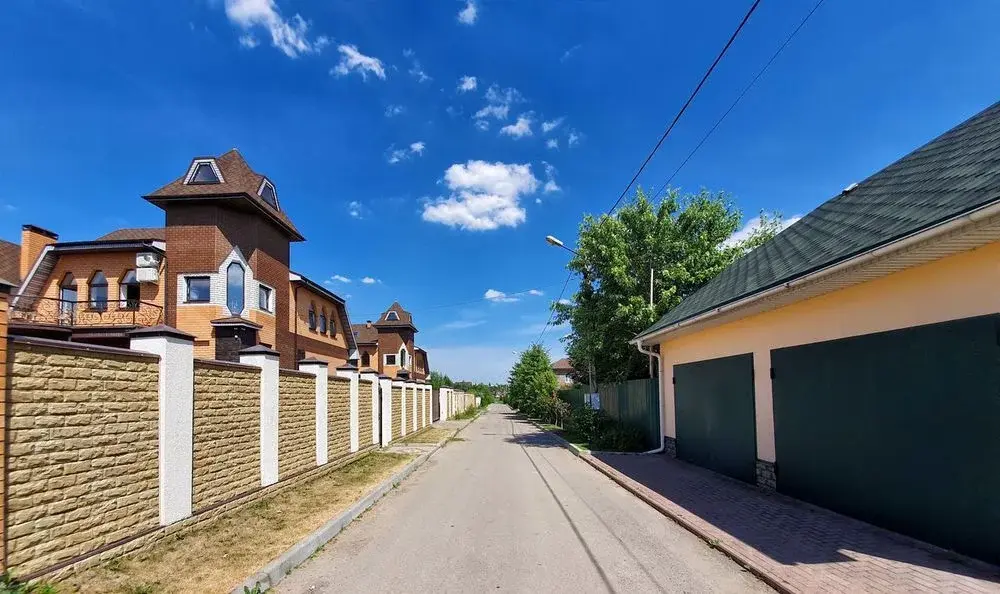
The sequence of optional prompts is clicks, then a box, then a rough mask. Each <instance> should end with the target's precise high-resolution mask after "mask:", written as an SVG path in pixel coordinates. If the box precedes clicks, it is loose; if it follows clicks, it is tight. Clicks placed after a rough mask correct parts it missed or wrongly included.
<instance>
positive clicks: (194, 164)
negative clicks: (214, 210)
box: [184, 158, 277, 196]
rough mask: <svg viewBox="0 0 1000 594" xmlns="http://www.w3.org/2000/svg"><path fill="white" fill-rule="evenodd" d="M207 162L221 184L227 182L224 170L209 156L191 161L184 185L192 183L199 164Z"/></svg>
mask: <svg viewBox="0 0 1000 594" xmlns="http://www.w3.org/2000/svg"><path fill="white" fill-rule="evenodd" d="M205 163H208V164H209V165H211V166H212V171H214V172H215V176H216V177H217V178H219V183H220V184H224V183H226V178H224V177H222V171H220V170H219V166H218V165H216V163H215V159H211V158H209V159H195V160H194V161H192V162H191V167H190V168H189V169H188V172H187V175H185V176H184V185H185V186H186V185H188V184H190V183H191V178H193V177H194V172H195V171H197V170H198V166H199V165H202V164H205ZM199 185H200V184H199ZM206 185H210V184H206ZM275 196H277V194H275Z"/></svg>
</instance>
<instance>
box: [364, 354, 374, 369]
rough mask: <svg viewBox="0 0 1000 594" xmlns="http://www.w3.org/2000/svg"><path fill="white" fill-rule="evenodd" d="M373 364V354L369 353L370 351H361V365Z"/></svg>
mask: <svg viewBox="0 0 1000 594" xmlns="http://www.w3.org/2000/svg"><path fill="white" fill-rule="evenodd" d="M371 364H372V358H371V355H369V354H368V353H361V366H362V367H368V366H369V365H371Z"/></svg>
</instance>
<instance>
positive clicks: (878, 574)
mask: <svg viewBox="0 0 1000 594" xmlns="http://www.w3.org/2000/svg"><path fill="white" fill-rule="evenodd" d="M589 461H590V462H591V463H593V464H595V465H597V466H599V467H601V466H603V471H605V472H608V471H610V472H617V473H618V475H617V476H618V479H619V480H622V481H625V482H626V483H628V487H629V488H631V489H633V490H638V491H639V492H640V493H641V494H642V496H643V497H644V498H646V499H647V501H648V502H650V503H652V504H653V505H654V506H655V507H658V508H661V511H664V512H666V513H667V515H671V516H675V517H676V518H677V519H678V520H679V521H681V523H682V524H684V523H686V524H688V525H689V526H690V528H693V529H694V530H695V531H696V532H700V533H701V534H702V536H703V537H704V538H706V539H709V540H710V541H711V542H713V543H714V544H717V545H719V547H720V548H724V549H726V550H727V552H730V553H732V554H733V555H734V556H736V557H737V558H738V559H740V560H741V561H743V562H744V563H745V564H747V565H749V566H752V567H753V568H754V570H755V571H756V572H758V573H761V574H763V575H764V576H765V577H766V578H767V579H768V581H770V582H772V585H774V586H776V587H779V588H780V589H784V590H786V591H793V592H852V593H853V592H956V593H967V592H968V593H972V592H1000V568H998V567H995V566H992V565H989V564H987V563H983V562H980V561H976V560H972V559H967V558H965V557H962V556H960V555H955V554H953V553H950V552H947V551H943V550H941V549H939V548H937V547H933V546H931V545H927V544H924V543H922V542H919V541H916V540H913V539H911V538H908V537H905V536H901V535H899V534H895V533H893V532H889V531H887V530H882V529H880V528H876V527H874V526H871V525H869V524H866V523H864V522H860V521H857V520H854V519H851V518H848V517H845V516H841V515H839V514H837V513H834V512H831V511H827V510H824V509H820V508H817V507H815V506H812V505H808V504H805V503H802V502H800V501H796V500H794V499H791V498H788V497H785V496H782V495H779V494H774V493H767V492H764V491H761V490H758V489H756V488H754V487H751V486H749V485H744V484H742V483H740V482H738V481H734V480H730V479H728V478H727V477H723V476H720V475H717V474H715V473H712V472H709V471H706V470H704V469H701V468H697V467H695V466H692V465H690V464H686V463H684V462H680V461H677V460H673V459H671V458H668V457H665V456H635V455H622V454H602V453H595V454H593V455H592V456H589Z"/></svg>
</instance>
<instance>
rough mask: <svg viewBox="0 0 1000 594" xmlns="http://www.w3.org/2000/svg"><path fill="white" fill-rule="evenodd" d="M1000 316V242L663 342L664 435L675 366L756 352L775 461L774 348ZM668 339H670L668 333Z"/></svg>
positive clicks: (767, 445) (670, 427)
mask: <svg viewBox="0 0 1000 594" xmlns="http://www.w3.org/2000/svg"><path fill="white" fill-rule="evenodd" d="M998 311H1000V242H994V243H991V244H988V245H985V246H983V247H981V248H978V249H975V250H971V251H968V252H963V253H961V254H956V255H954V256H949V257H947V258H942V259H941V260H937V261H935V262H931V263H929V264H924V265H923V266H918V267H915V268H911V269H908V270H904V271H901V272H897V273H895V274H891V275H889V276H885V277H882V278H879V279H876V280H871V281H868V282H865V283H861V284H859V285H855V286H853V287H849V288H846V289H841V290H839V291H835V292H833V293H828V294H826V295H821V296H819V297H814V298H812V299H807V300H805V301H800V302H798V303H794V304H791V305H788V306H785V307H782V308H779V309H776V310H774V311H769V312H766V313H761V314H757V315H754V316H750V317H747V318H744V319H741V320H737V321H734V322H730V323H727V324H723V325H721V326H717V327H714V328H709V329H707V330H703V331H701V332H695V333H692V334H687V335H685V336H681V337H679V338H676V339H674V340H665V341H663V342H661V343H660V353H661V355H662V359H663V361H662V365H663V367H662V369H661V372H662V373H661V374H660V378H661V386H660V393H661V394H663V406H664V410H663V413H664V414H663V417H664V419H663V421H664V423H663V425H664V426H663V431H664V435H668V436H670V437H676V436H677V428H676V425H675V417H674V415H675V409H674V390H673V388H674V386H673V382H672V381H671V378H672V377H673V366H674V365H676V364H679V363H689V362H692V361H701V360H705V359H714V358H717V357H725V356H729V355H736V354H741V353H753V357H754V371H755V373H754V378H755V380H754V390H755V393H756V416H757V418H756V425H757V457H758V458H760V459H762V460H767V461H770V462H773V461H774V413H773V407H772V400H771V379H770V367H771V353H770V351H771V349H775V348H781V347H787V346H795V345H801V344H810V343H814V342H821V341H825V340H834V339H838V338H845V337H848V336H858V335H862V334H871V333H874V332H883V331H887V330H898V329H900V328H907V327H910V326H919V325H922V324H931V323H935V322H943V321H948V320H957V319H961V318H967V317H972V316H978V315H986V314H992V313H997V312H998ZM668 336H669V335H668Z"/></svg>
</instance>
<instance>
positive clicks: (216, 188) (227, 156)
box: [143, 149, 305, 241]
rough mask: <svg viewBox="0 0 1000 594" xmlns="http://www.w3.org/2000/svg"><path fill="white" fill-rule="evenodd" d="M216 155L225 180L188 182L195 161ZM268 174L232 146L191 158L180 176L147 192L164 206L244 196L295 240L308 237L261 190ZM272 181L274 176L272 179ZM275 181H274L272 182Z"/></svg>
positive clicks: (150, 199)
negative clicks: (271, 203) (265, 197)
mask: <svg viewBox="0 0 1000 594" xmlns="http://www.w3.org/2000/svg"><path fill="white" fill-rule="evenodd" d="M205 159H212V160H214V161H215V164H216V166H217V167H218V168H219V171H220V172H222V178H223V180H225V181H222V182H220V183H184V182H185V181H186V180H187V177H188V172H190V171H191V167H193V166H194V164H195V161H202V160H205ZM265 179H267V178H266V177H265V176H263V175H261V174H259V173H257V172H255V171H254V170H252V169H250V165H248V164H247V162H246V160H245V159H244V158H243V155H241V154H240V152H239V151H238V150H236V149H232V150H230V151H229V152H227V153H224V154H222V155H220V156H218V157H196V158H194V159H192V160H191V163H190V164H189V165H188V168H187V169H186V170H184V175H182V176H180V177H178V178H177V179H175V180H174V181H172V182H170V183H169V184H167V185H165V186H163V187H162V188H160V189H158V190H156V191H155V192H153V193H151V194H148V195H146V196H143V198H145V199H146V200H148V201H150V202H152V203H153V204H155V205H157V206H159V207H161V208H162V207H163V205H164V204H166V203H168V202H173V201H180V200H210V199H216V200H225V199H234V198H243V199H245V200H246V203H248V204H250V205H252V206H253V207H255V208H256V209H257V210H259V211H260V212H262V213H264V214H265V215H266V216H268V217H269V218H270V219H271V220H272V221H274V222H275V223H276V224H277V225H278V226H279V227H281V228H282V229H283V230H284V231H285V232H286V233H287V234H288V235H289V236H290V237H291V238H292V240H293V241H303V240H304V239H305V238H304V237H302V235H301V234H300V233H299V231H298V229H296V228H295V225H293V224H292V221H291V219H289V218H288V215H286V214H285V212H284V211H282V210H281V209H279V208H275V207H273V206H271V205H270V204H268V203H267V202H266V201H265V200H264V199H263V198H261V196H260V194H258V193H257V192H258V190H260V188H261V186H262V185H263V183H264V180H265ZM268 181H269V182H270V180H268ZM273 185H274V184H273V183H272V186H273Z"/></svg>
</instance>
